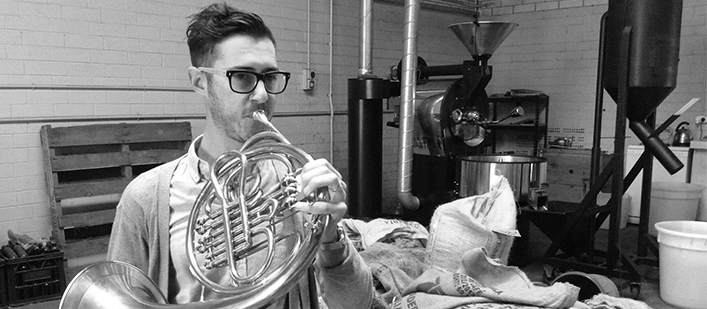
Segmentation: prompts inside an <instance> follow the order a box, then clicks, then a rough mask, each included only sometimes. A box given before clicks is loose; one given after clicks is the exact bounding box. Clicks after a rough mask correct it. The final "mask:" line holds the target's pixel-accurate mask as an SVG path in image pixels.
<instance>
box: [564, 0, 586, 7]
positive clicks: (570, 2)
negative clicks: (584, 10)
mask: <svg viewBox="0 0 707 309" xmlns="http://www.w3.org/2000/svg"><path fill="white" fill-rule="evenodd" d="M582 1H583V0H561V1H560V8H561V9H565V8H573V7H580V6H582V4H583V2H582Z"/></svg>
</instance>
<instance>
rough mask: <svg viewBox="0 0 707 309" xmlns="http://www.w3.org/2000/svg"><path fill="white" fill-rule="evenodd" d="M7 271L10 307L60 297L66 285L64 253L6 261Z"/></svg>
mask: <svg viewBox="0 0 707 309" xmlns="http://www.w3.org/2000/svg"><path fill="white" fill-rule="evenodd" d="M5 272H6V274H5V277H6V278H7V280H6V281H7V282H6V283H7V284H6V286H7V291H6V293H7V304H8V305H10V306H15V305H22V304H26V303H32V302H37V301H43V300H49V299H58V298H61V296H62V294H63V293H64V289H65V288H66V278H65V275H64V253H63V252H52V253H46V254H42V255H34V256H27V257H24V258H18V259H12V260H6V261H5Z"/></svg>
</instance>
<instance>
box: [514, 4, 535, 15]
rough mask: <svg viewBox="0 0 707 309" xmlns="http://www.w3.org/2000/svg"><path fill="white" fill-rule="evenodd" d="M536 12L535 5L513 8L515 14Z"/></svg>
mask: <svg viewBox="0 0 707 309" xmlns="http://www.w3.org/2000/svg"><path fill="white" fill-rule="evenodd" d="M533 11H535V4H534V3H531V4H523V5H516V6H514V7H513V13H515V14H517V13H525V12H533Z"/></svg>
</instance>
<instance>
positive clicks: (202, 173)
mask: <svg viewBox="0 0 707 309" xmlns="http://www.w3.org/2000/svg"><path fill="white" fill-rule="evenodd" d="M203 136H204V135H203V134H202V135H199V136H197V137H196V138H195V139H194V141H193V142H192V143H191V145H190V146H189V151H187V156H186V158H185V160H186V162H185V163H186V171H187V175H189V177H190V178H191V179H192V180H194V183H198V182H201V181H203V180H207V179H209V177H210V175H209V174H210V173H211V172H210V169H209V163H207V162H206V161H205V160H202V159H200V158H199V156H197V155H196V152H197V150H198V149H199V146H201V138H202V137H203Z"/></svg>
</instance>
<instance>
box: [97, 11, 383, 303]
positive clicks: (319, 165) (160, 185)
mask: <svg viewBox="0 0 707 309" xmlns="http://www.w3.org/2000/svg"><path fill="white" fill-rule="evenodd" d="M191 18H192V19H191V22H190V24H189V27H188V29H187V32H186V33H187V43H188V45H189V52H190V55H191V62H192V65H193V66H192V67H189V69H188V74H189V78H190V81H191V85H192V87H193V89H194V91H195V92H196V93H198V94H200V95H201V96H203V98H204V102H205V104H206V125H205V128H204V133H203V135H201V136H199V137H197V138H196V139H195V140H194V141H193V143H192V145H191V146H190V149H189V151H188V153H187V154H186V155H184V156H182V157H181V158H179V159H177V160H175V161H172V162H169V163H166V164H164V165H161V166H159V167H157V168H155V169H153V170H150V171H148V172H145V173H143V174H141V175H140V176H139V177H137V178H136V179H135V180H134V181H133V182H132V183H131V184H130V185H129V186H128V187H127V188H126V190H125V192H124V193H123V196H122V198H121V201H120V203H119V205H118V207H117V213H116V218H115V222H114V224H113V231H112V234H111V241H110V245H109V248H108V259H109V260H120V261H124V262H127V263H130V264H132V265H135V266H137V267H138V268H140V269H142V270H143V271H145V273H147V275H148V276H149V277H150V278H152V279H153V280H154V281H155V282H156V283H157V285H158V287H159V288H160V290H162V292H163V294H165V295H167V298H168V301H169V302H170V303H192V302H197V301H207V300H211V299H219V298H227V297H228V295H225V294H218V293H216V292H214V291H211V290H209V289H207V288H204V287H203V285H202V284H201V283H200V282H199V281H197V279H196V278H195V277H194V276H193V275H192V274H191V273H190V271H189V266H188V265H189V260H188V259H189V257H188V256H187V252H186V250H185V245H186V234H187V233H190V232H189V231H187V221H188V217H189V214H190V211H191V209H192V207H193V206H194V202H195V200H196V197H197V195H198V194H199V192H200V191H201V189H202V188H203V187H204V184H205V183H206V182H207V180H208V179H209V167H210V166H212V164H213V163H214V161H215V160H216V158H218V156H219V155H221V154H222V153H225V152H226V151H229V150H238V149H240V148H241V146H242V145H243V143H244V142H245V141H246V140H247V139H248V138H249V137H251V136H253V135H254V134H256V133H257V132H261V131H265V130H268V128H267V127H266V126H265V125H263V124H261V123H259V122H257V121H255V120H254V119H253V117H252V114H253V112H254V111H256V110H263V111H264V112H265V113H266V115H267V116H268V118H271V117H272V115H273V111H274V109H275V107H276V95H277V94H279V93H281V92H283V91H284V90H285V87H286V86H287V82H288V79H289V75H288V74H287V73H285V72H281V71H279V69H278V65H277V57H276V52H275V39H274V38H273V35H272V33H271V31H270V29H269V28H268V27H267V26H266V25H265V24H264V23H263V21H262V19H261V18H260V17H259V16H257V15H255V14H252V13H248V12H243V11H240V10H237V9H235V8H232V7H230V6H228V5H226V4H213V5H211V6H208V7H206V8H204V9H203V10H202V11H201V12H199V13H197V14H195V15H193V16H192V17H191ZM253 168H254V171H257V172H258V173H259V174H266V175H267V174H268V173H270V172H275V171H277V170H278V167H277V165H276V164H268V163H264V164H260V163H259V164H258V165H257V166H255V167H253ZM279 177H280V176H272V175H270V176H265V177H264V178H263V179H264V180H263V181H264V182H272V181H279V180H280V179H279ZM340 178H341V176H340V174H339V173H338V172H337V171H336V170H335V169H334V168H333V167H332V166H331V164H329V162H327V161H326V160H324V159H319V160H315V161H313V162H310V163H307V164H306V165H305V166H304V167H303V170H302V174H301V183H302V185H301V190H302V193H303V194H305V195H306V194H309V193H311V192H314V191H315V190H316V189H317V188H327V190H328V191H329V195H330V200H329V201H326V202H325V201H319V202H314V203H312V204H309V203H305V202H299V203H297V204H295V208H296V209H297V210H299V211H301V212H303V213H312V214H321V215H329V216H330V221H329V222H330V223H329V225H328V227H327V229H326V230H325V231H324V233H323V236H322V239H323V241H322V242H323V245H322V246H321V247H320V248H319V249H318V252H317V257H316V260H315V263H314V264H315V265H314V266H315V269H316V272H317V279H319V280H318V283H319V286H320V289H319V292H320V293H321V294H322V297H323V299H324V300H325V302H326V303H327V305H328V306H329V308H368V307H370V304H371V300H372V299H373V297H374V291H373V285H372V279H371V278H372V277H371V274H370V270H369V269H368V267H367V266H366V264H365V263H364V262H363V260H362V259H361V257H360V256H359V255H358V253H357V252H356V250H355V249H354V248H353V247H352V246H350V245H349V242H348V241H347V240H346V238H345V237H343V238H342V235H341V231H340V230H337V224H336V223H337V222H339V220H340V219H341V218H342V217H343V215H344V213H345V212H346V208H347V206H346V204H345V200H346V192H345V185H344V184H343V183H342V182H341V179H340ZM298 215H300V216H303V215H302V214H301V213H298ZM292 226H295V227H296V225H290V227H291V228H292ZM299 228H302V227H301V226H299ZM263 251H266V250H263ZM262 253H263V252H262V251H261V252H260V253H258V254H262ZM248 259H250V261H249V260H248ZM275 259H276V260H277V259H282V257H280V256H278V257H276V258H275ZM258 260H259V255H257V254H256V255H255V256H251V257H249V258H247V259H245V261H244V262H243V263H241V264H239V266H238V267H239V270H241V269H242V270H244V269H250V267H251V266H249V265H248V264H249V263H250V264H253V263H256V264H257V261H258ZM224 269H225V268H217V269H212V270H209V271H208V274H207V275H206V276H207V277H209V278H210V279H214V280H215V281H218V282H228V280H230V278H229V276H228V274H227V271H226V270H224ZM308 282H312V281H308V280H307V278H303V279H301V280H299V283H300V284H299V286H298V287H296V288H293V290H292V291H290V292H289V293H288V296H286V297H283V298H282V299H279V300H276V301H275V302H274V303H273V304H271V305H270V307H268V308H301V306H302V304H306V302H307V301H306V300H305V299H303V298H306V297H304V296H302V295H307V294H306V293H301V291H302V290H301V289H302V286H303V285H304V286H305V288H309V289H314V288H316V287H315V286H312V284H308ZM307 285H308V286H307Z"/></svg>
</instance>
